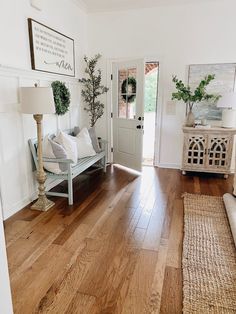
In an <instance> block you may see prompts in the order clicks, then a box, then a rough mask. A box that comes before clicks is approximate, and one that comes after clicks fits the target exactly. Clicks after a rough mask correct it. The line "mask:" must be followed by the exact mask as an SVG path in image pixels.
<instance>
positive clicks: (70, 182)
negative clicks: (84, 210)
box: [68, 180, 73, 205]
mask: <svg viewBox="0 0 236 314" xmlns="http://www.w3.org/2000/svg"><path fill="white" fill-rule="evenodd" d="M68 198H69V205H73V182H72V180H68Z"/></svg>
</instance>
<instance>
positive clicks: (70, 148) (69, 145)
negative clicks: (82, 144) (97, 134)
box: [54, 131, 78, 164]
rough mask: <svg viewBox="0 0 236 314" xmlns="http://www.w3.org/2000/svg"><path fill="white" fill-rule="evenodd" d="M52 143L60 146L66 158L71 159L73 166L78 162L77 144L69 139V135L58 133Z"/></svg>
mask: <svg viewBox="0 0 236 314" xmlns="http://www.w3.org/2000/svg"><path fill="white" fill-rule="evenodd" d="M54 141H55V142H56V143H58V144H60V145H62V146H63V147H64V149H65V151H66V153H67V156H68V157H67V158H68V159H71V160H72V161H73V163H74V164H76V163H77V160H78V151H77V143H76V141H75V140H73V139H72V138H71V136H70V135H68V134H66V133H64V132H62V131H60V132H59V133H58V135H57V136H56V137H55V138H54Z"/></svg>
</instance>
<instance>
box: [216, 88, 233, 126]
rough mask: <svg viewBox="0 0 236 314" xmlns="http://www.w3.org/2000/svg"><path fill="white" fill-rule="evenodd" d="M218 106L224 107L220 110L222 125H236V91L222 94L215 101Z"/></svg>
mask: <svg viewBox="0 0 236 314" xmlns="http://www.w3.org/2000/svg"><path fill="white" fill-rule="evenodd" d="M217 107H218V108H224V109H223V111H222V127H223V128H234V127H236V93H234V92H230V93H226V94H224V95H223V96H222V97H221V98H220V99H219V101H218V103H217Z"/></svg>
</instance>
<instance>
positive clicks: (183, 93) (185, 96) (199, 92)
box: [172, 74, 221, 126]
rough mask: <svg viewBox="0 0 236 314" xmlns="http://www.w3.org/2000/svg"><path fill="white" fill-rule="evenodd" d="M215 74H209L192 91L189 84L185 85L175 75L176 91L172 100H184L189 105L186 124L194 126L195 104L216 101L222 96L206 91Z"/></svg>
mask: <svg viewBox="0 0 236 314" xmlns="http://www.w3.org/2000/svg"><path fill="white" fill-rule="evenodd" d="M214 78H215V75H211V74H208V75H206V76H205V77H204V79H203V80H201V82H200V83H199V85H198V86H197V88H196V89H195V90H194V91H191V88H190V86H189V85H187V86H185V85H184V83H183V82H182V81H181V80H179V79H177V77H176V76H173V82H174V83H175V87H176V90H177V91H176V92H173V93H172V100H178V101H183V102H184V103H185V104H186V105H187V106H188V114H187V118H186V126H194V124H195V117H194V114H193V106H194V104H196V103H199V102H201V101H212V102H213V103H215V102H216V101H217V100H218V99H219V98H220V97H221V96H220V95H216V94H209V93H207V91H206V88H207V86H208V85H209V84H210V82H211V81H213V80H214Z"/></svg>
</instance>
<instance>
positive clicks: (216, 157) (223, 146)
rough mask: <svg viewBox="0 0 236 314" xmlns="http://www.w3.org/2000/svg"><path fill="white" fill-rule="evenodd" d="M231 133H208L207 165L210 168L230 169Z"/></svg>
mask: <svg viewBox="0 0 236 314" xmlns="http://www.w3.org/2000/svg"><path fill="white" fill-rule="evenodd" d="M230 141H231V135H225V136H221V137H219V136H217V135H214V134H209V135H208V150H207V167H209V169H211V168H212V169H222V170H224V169H228V168H229V167H230V161H231V158H229V156H231V154H232V145H230Z"/></svg>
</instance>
